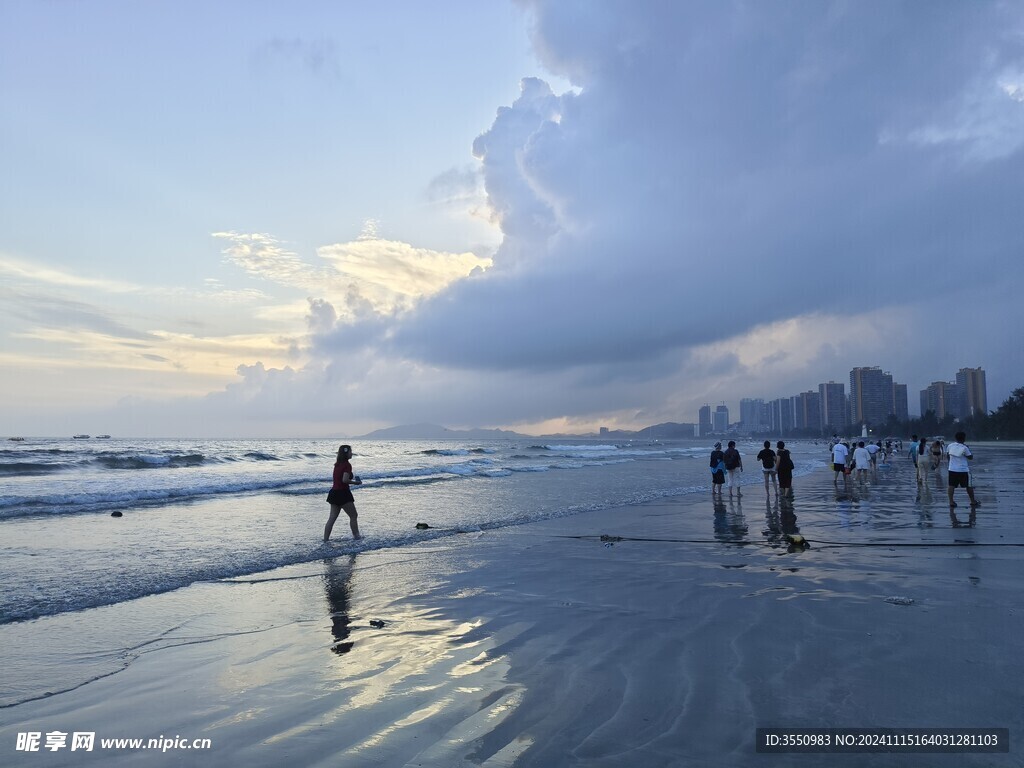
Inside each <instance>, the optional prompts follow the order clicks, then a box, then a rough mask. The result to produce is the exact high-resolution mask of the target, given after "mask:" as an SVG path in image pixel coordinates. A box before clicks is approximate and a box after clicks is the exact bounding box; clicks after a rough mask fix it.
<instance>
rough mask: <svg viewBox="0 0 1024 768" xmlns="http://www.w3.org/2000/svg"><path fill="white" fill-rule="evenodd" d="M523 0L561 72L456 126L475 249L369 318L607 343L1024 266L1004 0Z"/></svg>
mask: <svg viewBox="0 0 1024 768" xmlns="http://www.w3.org/2000/svg"><path fill="white" fill-rule="evenodd" d="M526 5H527V6H528V7H529V8H530V9H531V10H532V12H533V13H534V15H535V27H534V39H535V43H536V46H537V49H538V50H539V51H540V52H541V54H542V55H543V56H544V59H545V63H546V64H547V65H548V66H549V67H550V68H551V70H552V71H553V72H554V73H555V74H558V75H561V76H564V77H567V78H569V79H570V80H571V81H572V82H573V83H574V85H576V86H578V91H574V92H568V93H565V94H562V95H560V96H556V95H554V94H552V93H551V91H550V89H548V88H547V86H546V84H544V83H543V82H541V81H539V80H535V79H530V80H526V81H524V85H523V92H522V95H521V97H520V99H519V100H518V101H517V102H516V103H515V104H513V105H512V106H511V107H507V108H502V109H501V110H499V112H498V115H497V117H496V119H495V122H494V124H493V126H492V127H491V128H490V129H489V130H488V131H487V132H486V133H485V134H483V135H482V136H481V137H480V138H479V139H478V140H477V142H476V145H475V147H474V150H475V153H476V154H477V156H478V157H479V158H480V161H481V163H482V167H483V174H484V179H485V184H486V189H487V193H488V196H489V200H490V204H491V206H492V209H493V211H494V215H495V216H496V218H497V219H498V221H499V222H500V224H501V226H502V230H503V232H504V235H505V239H504V241H503V244H502V246H501V248H500V249H499V251H498V253H497V254H496V255H495V258H494V262H495V266H494V267H493V268H492V269H491V270H489V271H488V272H487V273H485V274H479V275H475V276H474V277H473V278H472V279H469V280H466V281H463V282H461V283H458V284H456V285H453V286H452V287H451V288H450V289H448V290H447V291H445V292H443V293H442V294H440V295H438V296H436V297H434V298H433V299H431V300H429V301H427V302H425V303H423V304H422V305H421V306H420V307H419V308H418V309H417V310H416V311H415V312H413V313H410V314H408V315H406V316H404V317H403V318H401V319H399V320H397V321H396V322H394V323H392V324H391V325H390V326H389V328H388V330H387V332H386V333H385V332H384V331H383V330H382V329H378V331H379V332H378V333H372V332H371V333H368V334H366V337H367V338H373V339H374V341H375V342H379V343H385V342H386V344H387V345H389V347H390V348H391V349H392V350H393V351H395V352H397V353H400V354H402V355H405V356H411V357H414V358H417V359H421V360H424V361H427V362H430V363H433V364H439V365H447V366H455V367H460V368H484V369H496V370H504V369H531V370H551V369H553V368H558V367H562V366H567V365H568V366H572V365H616V364H621V363H630V362H631V361H638V360H641V359H646V358H650V357H654V356H658V355H661V354H663V353H665V352H666V351H667V350H672V349H680V350H682V349H685V348H687V347H691V346H694V345H699V344H702V343H707V342H712V341H715V340H720V339H723V338H728V337H730V336H733V335H735V334H739V333H742V332H744V331H745V330H748V329H750V328H752V327H754V326H757V325H759V324H763V323H767V322H771V321H776V320H780V319H785V318H788V317H796V316H801V315H806V314H808V313H813V312H819V311H831V312H839V313H848V312H853V311H864V310H866V309H870V308H871V307H878V308H885V307H890V306H894V305H897V304H905V303H907V302H912V301H913V300H914V297H920V296H924V297H928V298H929V299H930V300H931V301H933V302H937V303H948V302H950V301H951V300H952V299H954V298H955V297H956V295H957V293H958V291H959V290H960V289H961V287H962V284H963V279H964V275H965V274H968V275H970V276H972V277H974V276H977V277H978V278H979V279H992V277H993V276H999V277H1000V278H1002V279H1007V280H1016V281H1018V282H1019V281H1020V278H1021V277H1022V276H1024V271H1022V267H1021V260H1020V259H1019V255H1018V250H1019V246H1018V243H1019V236H1018V229H1019V227H1018V223H1017V212H1018V211H1019V202H1020V200H1021V199H1024V153H1022V152H1021V142H1022V140H1024V104H1022V102H1021V101H1020V100H1019V99H1017V98H1015V97H1014V93H1019V92H1020V91H1019V90H1018V91H1015V90H1014V89H1015V88H1016V87H1018V85H1020V82H1024V74H1022V73H1024V48H1022V40H1024V38H1022V37H1021V35H1020V30H1021V27H1022V25H1021V18H1022V12H1021V10H1020V8H1019V7H1018V6H1013V5H1006V4H1000V3H971V4H947V5H943V6H942V8H941V12H939V11H937V10H936V9H934V8H926V7H924V6H922V5H921V4H919V3H894V2H862V3H834V4H825V3H818V2H813V3H812V2H806V3H788V4H780V3H772V4H767V3H717V2H716V3H711V2H707V3H676V2H664V3H656V2H641V3H629V4H626V3H600V2H586V3H571V2H550V3H548V2H528V3H526ZM1018 81H1020V82H1018ZM368 330H369V329H368ZM943 330H944V329H939V332H943ZM950 331H951V332H952V329H950ZM353 335H355V336H359V335H360V333H359V332H358V331H355V332H353V330H352V329H349V330H348V331H346V336H349V337H351V336H353Z"/></svg>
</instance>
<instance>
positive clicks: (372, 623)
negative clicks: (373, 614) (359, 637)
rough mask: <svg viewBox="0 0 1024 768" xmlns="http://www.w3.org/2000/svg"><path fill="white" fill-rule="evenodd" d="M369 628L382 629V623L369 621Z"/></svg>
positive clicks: (376, 620)
mask: <svg viewBox="0 0 1024 768" xmlns="http://www.w3.org/2000/svg"><path fill="white" fill-rule="evenodd" d="M370 626H371V627H374V628H375V629H383V628H384V622H383V621H381V620H380V619H370Z"/></svg>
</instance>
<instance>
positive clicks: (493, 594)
mask: <svg viewBox="0 0 1024 768" xmlns="http://www.w3.org/2000/svg"><path fill="white" fill-rule="evenodd" d="M909 477H910V474H909V471H907V470H906V468H905V467H903V466H901V465H898V464H894V467H893V469H892V470H891V471H889V472H884V473H879V475H878V476H877V477H875V478H874V479H873V480H872V482H871V483H870V484H867V485H865V486H863V487H861V488H859V489H858V490H856V491H855V492H853V493H838V494H837V493H836V492H834V490H833V487H832V482H831V474H830V473H825V472H820V473H817V474H814V475H812V476H810V477H807V478H800V479H798V484H797V491H796V499H795V501H794V503H793V505H792V507H788V506H787V505H785V504H784V505H783V506H782V507H779V506H777V505H776V504H775V503H773V502H772V501H770V500H769V501H768V502H767V503H766V500H765V497H764V491H763V489H761V488H759V487H757V486H752V487H748V488H747V490H746V494H745V495H744V497H743V499H742V501H740V502H738V503H737V502H732V503H729V502H728V499H727V500H726V502H725V503H723V504H721V505H718V506H717V508H716V506H715V505H713V504H712V501H711V497H710V494H709V495H708V496H691V497H686V498H682V499H678V500H669V501H663V502H659V503H653V504H649V505H644V506H637V507H627V508H622V509H614V510H606V511H603V512H600V513H592V514H586V515H580V516H576V517H572V518H565V519H560V520H552V521H547V522H543V523H534V524H530V525H524V526H519V527H514V528H507V529H502V530H498V531H487V532H478V533H467V534H462V535H458V536H453V537H450V538H445V539H439V540H435V541H432V542H425V543H422V544H419V545H415V546H410V547H403V548H400V549H392V550H381V551H376V552H368V553H363V554H360V555H358V556H345V557H337V558H332V557H325V559H324V560H322V561H318V562H315V563H311V564H303V565H301V566H293V567H288V568H284V569H279V570H276V571H273V572H269V573H264V574H258V575H255V576H252V577H248V578H244V579H236V580H232V581H227V582H223V581H222V582H211V583H204V584H197V585H194V586H192V587H190V588H188V589H184V590H178V591H177V592H174V593H170V594H167V595H158V596H154V597H151V598H146V599H144V600H139V601H135V602H133V603H130V604H125V605H123V606H117V607H112V608H110V609H103V610H108V611H110V614H109V619H108V620H109V621H118V622H121V621H123V622H136V623H141V624H144V625H150V624H152V625H159V624H160V622H161V617H163V616H176V617H180V616H183V615H184V616H186V617H187V618H185V619H180V620H179V619H175V621H174V622H173V623H171V624H170V625H168V626H166V627H165V628H164V629H163V630H161V633H160V637H159V639H158V640H156V641H150V642H147V643H144V644H142V645H141V646H139V647H133V648H131V649H128V650H124V649H122V650H121V651H120V652H122V653H125V654H126V658H127V662H126V664H125V665H124V668H123V670H122V671H120V672H118V673H116V674H112V675H110V676H107V677H105V678H103V679H99V680H95V681H93V682H90V683H89V684H87V685H83V686H81V687H78V688H76V689H74V690H71V691H68V692H63V693H60V694H57V695H53V696H49V697H46V698H42V699H39V700H36V701H31V702H27V703H24V704H20V705H17V706H14V707H9V708H6V709H0V749H2V753H0V755H2V757H0V760H2V763H3V764H4V765H69V766H77V765H92V764H100V763H102V764H104V765H132V766H148V765H153V766H163V765H197V766H219V765H250V766H264V765H266V766H271V765H273V766H278V765H282V764H289V765H293V766H348V765H351V766H404V765H423V766H460V765H485V766H511V765H522V766H563V765H567V766H572V765H586V766H679V765H730V766H735V765H738V766H746V765H757V766H765V765H778V766H789V765H851V766H852V765H856V766H862V765H868V766H875V765H878V766H883V765H884V766H896V765H922V766H923V765H928V766H945V765H948V766H992V765H997V766H1002V765H1014V766H1020V765H1024V707H1022V706H1021V705H1022V703H1024V697H1022V694H1021V692H1020V681H1021V680H1022V679H1024V660H1022V647H1021V642H1020V638H1021V637H1024V610H1022V609H1024V597H1022V595H1021V590H1020V588H1019V586H1020V575H1021V573H1022V572H1024V569H1022V568H1021V561H1022V557H1021V555H1022V552H1024V549H1022V548H1020V547H1016V546H1006V545H1008V544H1020V543H1022V542H1024V537H1022V536H1021V533H1020V531H1021V527H1022V515H1021V513H1022V510H1024V506H1022V505H1021V504H1020V497H1019V496H1012V497H1011V496H1007V495H1006V494H1004V495H1002V496H1000V497H999V499H998V500H996V499H995V498H994V497H990V496H987V495H986V494H985V493H984V492H982V493H981V494H980V498H981V499H982V501H983V503H985V506H983V507H982V509H981V510H980V511H979V519H978V521H977V525H976V526H975V527H973V528H968V527H959V528H955V527H953V526H952V525H951V521H950V518H949V513H948V508H947V507H946V506H945V500H944V496H943V495H942V494H941V492H940V489H939V487H938V486H936V488H935V489H934V490H933V492H932V493H931V494H930V495H929V496H928V497H927V498H925V499H924V500H922V501H915V492H916V491H915V488H914V486H913V484H912V483H913V481H912V480H910V481H909V482H908V478H909ZM986 502H988V503H986ZM868 518H870V520H871V521H873V523H872V524H871V525H864V524H863V522H864V520H866V519H868ZM961 518H962V519H963V520H964V521H965V522H966V520H967V514H966V512H965V511H964V512H963V514H961ZM368 519H369V517H368ZM844 521H846V522H845V523H844ZM887 521H888V522H889V526H888V527H886V524H887ZM996 523H998V524H996ZM787 532H788V533H791V534H792V533H796V532H799V533H800V534H801V535H803V536H805V537H806V538H807V539H808V540H809V542H810V545H811V546H810V548H809V549H807V550H796V551H790V550H791V549H792V548H790V547H788V546H787V541H786V539H785V536H786V533H787ZM602 536H605V537H612V538H613V539H617V540H604V541H602V539H601V537H602ZM921 544H927V546H920V545H921ZM894 598H909V599H910V600H912V601H913V602H911V603H909V604H902V603H906V602H907V601H906V600H894ZM16 627H17V629H14V630H11V629H10V628H8V631H7V633H6V634H5V633H0V640H2V641H5V642H7V643H11V642H17V643H18V645H19V647H21V646H22V645H25V644H27V645H29V646H31V644H32V642H33V639H32V638H33V633H35V634H36V635H38V637H36V638H35V642H36V643H38V645H39V647H40V651H39V652H41V653H42V652H45V650H44V649H45V644H46V628H47V624H46V622H29V623H26V624H22V625H16ZM79 650H80V652H81V653H83V654H89V653H102V652H108V651H109V649H106V651H105V649H101V648H93V647H89V644H88V642H87V641H85V640H84V641H83V647H82V648H80V649H79ZM30 655H31V651H25V649H24V648H21V650H20V651H19V653H18V656H17V658H18V659H19V660H20V661H21V663H28V662H27V661H26V659H28V658H30ZM759 727H781V728H791V729H800V728H808V727H845V728H866V727H944V728H948V727H957V728H960V727H984V728H993V727H1001V728H1009V733H1010V742H1011V744H1010V752H1009V753H1008V754H959V755H951V754H930V755H923V754H918V755H908V754H900V755H894V754H877V753H876V754H854V755H821V754H807V755H792V754H790V755H764V754H758V753H756V752H755V733H756V729H757V728H759ZM51 731H60V732H68V733H71V732H76V731H77V732H95V733H96V739H97V743H96V746H95V747H94V749H93V751H92V752H85V751H82V750H77V751H74V752H72V751H70V747H68V748H65V749H63V750H58V751H56V752H49V751H47V750H46V749H45V747H44V748H43V750H42V751H41V752H38V753H27V752H23V751H17V750H16V749H15V745H16V740H17V734H18V733H23V732H41V733H43V734H45V733H47V732H51ZM161 736H163V737H166V738H170V739H174V738H176V737H177V738H181V739H184V740H186V741H189V742H191V741H192V740H193V739H210V748H209V749H208V750H199V749H193V750H182V749H172V750H170V751H168V752H166V753H161V752H159V751H155V750H148V751H139V750H133V749H109V748H108V749H102V748H101V747H100V745H99V739H100V738H115V737H127V738H146V739H148V738H157V737H161ZM68 738H69V742H70V739H71V737H70V736H69V737H68ZM43 740H44V742H45V736H44V737H43Z"/></svg>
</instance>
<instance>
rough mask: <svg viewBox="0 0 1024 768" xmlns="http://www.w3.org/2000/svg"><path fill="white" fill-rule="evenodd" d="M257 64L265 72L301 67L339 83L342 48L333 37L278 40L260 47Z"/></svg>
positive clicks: (273, 39)
mask: <svg viewBox="0 0 1024 768" xmlns="http://www.w3.org/2000/svg"><path fill="white" fill-rule="evenodd" d="M253 63H254V64H255V65H256V67H257V69H258V70H261V71H265V70H269V69H272V68H279V67H281V66H282V65H285V66H289V65H290V66H299V67H301V68H302V69H303V70H305V71H307V72H309V73H311V74H313V75H315V76H317V77H322V78H326V79H328V80H339V79H340V78H341V74H342V68H341V61H340V58H339V55H338V45H337V43H336V42H335V41H334V40H331V39H330V38H319V39H315V40H307V39H305V38H301V37H292V38H284V37H275V38H272V39H270V40H267V41H265V42H263V43H261V44H260V45H259V46H258V47H257V48H256V50H255V51H254V53H253Z"/></svg>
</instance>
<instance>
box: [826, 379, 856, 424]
mask: <svg viewBox="0 0 1024 768" xmlns="http://www.w3.org/2000/svg"><path fill="white" fill-rule="evenodd" d="M818 406H819V408H820V412H821V429H822V430H823V431H825V432H828V433H829V434H832V433H834V432H841V431H843V430H844V429H845V428H846V425H847V424H848V423H849V421H850V417H849V410H848V409H847V407H846V385H845V384H841V383H836V382H834V381H830V382H828V383H827V384H819V385H818Z"/></svg>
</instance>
